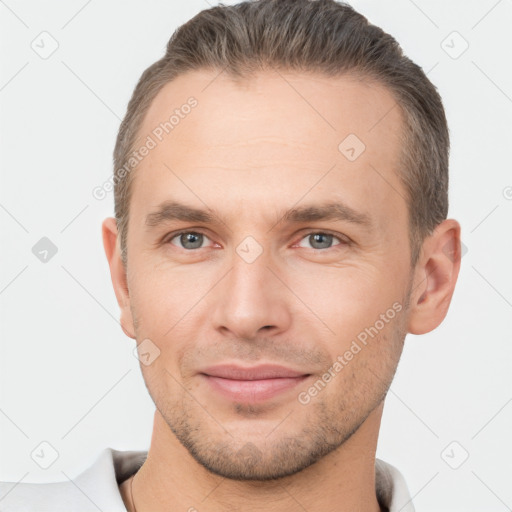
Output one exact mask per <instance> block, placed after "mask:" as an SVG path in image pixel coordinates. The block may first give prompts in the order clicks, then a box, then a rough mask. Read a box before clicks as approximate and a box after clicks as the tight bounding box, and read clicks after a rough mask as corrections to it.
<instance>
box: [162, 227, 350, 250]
mask: <svg viewBox="0 0 512 512" xmlns="http://www.w3.org/2000/svg"><path fill="white" fill-rule="evenodd" d="M185 233H187V234H194V235H203V236H205V237H207V238H208V239H209V236H208V235H207V234H206V233H205V232H203V231H201V230H190V229H184V230H182V231H177V232H176V233H171V234H170V235H169V236H167V237H165V239H164V240H163V242H162V243H163V244H169V243H171V240H174V239H175V238H176V237H178V236H180V235H183V234H185ZM310 235H330V236H332V237H333V238H334V239H337V240H338V241H339V242H340V243H339V244H337V245H334V246H333V247H328V248H326V249H314V248H311V250H313V251H316V252H325V251H328V250H329V249H336V247H339V246H344V245H349V244H350V240H349V239H348V237H346V236H345V237H342V236H341V235H339V234H336V233H333V232H331V231H318V230H312V231H309V232H307V233H304V234H303V236H302V237H301V238H300V240H299V243H300V242H301V241H302V240H304V238H306V237H308V236H310ZM172 245H174V244H172ZM294 245H295V244H294ZM176 247H177V246H176ZM179 249H183V250H184V251H186V252H195V251H198V250H199V249H205V247H199V248H198V249H185V248H182V247H179ZM303 249H307V247H303Z"/></svg>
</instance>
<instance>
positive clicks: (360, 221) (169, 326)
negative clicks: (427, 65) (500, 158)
mask: <svg viewBox="0 0 512 512" xmlns="http://www.w3.org/2000/svg"><path fill="white" fill-rule="evenodd" d="M448 147H449V141H448V129H447V126H446V119H445V115H444V111H443V107H442V103H441V100H440V98H439V95H438V93H437V91H436V89H435V88H434V86H433V85H432V84H431V83H430V82H429V80H428V79H427V78H426V76H425V74H424V73H423V72H422V70H421V69H420V68H419V67H418V66H416V65H415V64H413V63H412V62H411V61H410V60H409V59H408V58H407V57H405V56H403V54H402V53H401V50H400V48H399V46H398V45H397V43H396V42H395V41H394V39H393V38H392V37H391V36H389V35H388V34H385V33H384V32H383V31H382V30H381V29H379V28H377V27H375V26H373V25H370V24H368V22H367V20H366V19H365V18H364V17H363V16H361V15H360V14H358V13H356V12H355V11H354V10H353V9H352V8H350V7H349V6H347V5H344V4H340V3H336V2H335V1H334V0H317V1H311V0H260V1H254V2H243V3H240V4H238V5H235V6H232V7H227V6H220V7H215V8H211V9H208V10H205V11H203V12H201V13H199V14H198V15H197V16H195V17H194V18H193V19H192V20H190V21H189V22H188V23H186V24H185V25H183V26H182V27H180V28H179V29H178V30H177V31H176V32H175V33H174V34H173V36H172V38H171V39H170V41H169V45H168V48H167V52H166V55H165V56H164V57H163V58H162V59H161V60H160V61H158V62H156V63H155V64H153V65H152V66H150V67H149V68H148V69H147V70H146V71H145V72H144V73H143V75H142V77H141V79H140V81H139V83H138V85H137V87H136V89H135V91H134V94H133V97H132V99H131V101H130V103H129V106H128V111H127V114H126V117H125V119H124V120H123V122H122V124H121V127H120V131H119V135H118V139H117V143H116V147H115V151H114V160H115V162H114V163H115V172H114V184H115V218H108V219H106V220H105V221H104V222H103V226H102V228H103V242H104V247H105V252H106V256H107V258H108V262H109V265H110V271H111V277H112V283H113V286H114V290H115V294H116V298H117V301H118V303H119V306H120V308H121V324H122V327H123V330H124V332H125V333H126V335H127V336H129V337H130V338H133V339H134V340H136V342H137V346H138V350H139V356H140V361H141V370H142V373H143V377H144V380H145V383H146V386H147V388H148V391H149V393H150V395H151V397H152V399H153V401H154V403H155V405H156V410H155V416H154V429H153V436H152V440H151V445H150V448H149V451H148V453H147V454H146V453H145V452H118V451H115V450H110V449H109V450H105V451H104V452H103V454H102V457H101V458H100V459H98V461H97V463H96V464H95V466H94V467H93V468H90V469H89V470H88V471H87V472H85V473H84V474H83V475H81V476H80V477H78V478H77V479H75V487H78V488H79V489H80V492H78V491H77V490H76V488H75V487H73V485H72V484H71V483H70V482H68V483H67V484H66V483H56V484H47V485H45V486H38V485H37V484H20V485H19V486H18V490H17V491H16V492H13V493H12V496H11V497H10V498H8V499H6V500H5V501H6V502H7V505H8V506H10V507H11V508H7V510H22V509H23V510H29V509H31V508H28V506H27V504H31V503H34V505H33V506H32V507H33V509H34V510H36V509H38V508H37V503H36V501H37V502H38V504H39V505H40V508H39V509H38V510H41V509H42V506H41V504H44V506H45V507H47V508H46V509H48V510H49V509H50V508H48V507H50V505H49V504H50V503H51V509H52V510H97V509H98V508H99V509H100V510H124V509H125V508H126V510H128V511H136V512H146V511H151V512H158V511H163V510H183V511H186V510H188V511H195V510H197V511H200V512H206V511H228V510H251V511H295V510H307V511H308V512H317V511H320V510H322V511H324V510H333V511H334V510H336V511H340V512H349V511H351V512H353V511H354V510H361V511H364V512H377V511H384V510H389V511H398V510H401V511H413V510H414V507H413V505H412V502H411V499H410V495H409V492H408V489H407V486H406V484H405V481H404V479H403V477H402V475H401V474H400V472H399V471H398V470H397V469H396V468H394V467H393V466H392V465H390V464H387V463H385V462H384V461H380V460H376V459H375V452H376V446H377V440H378V433H379V426H380V420H381V416H382V411H383V406H384V400H385V397H386V393H387V391H388V389H389V386H390V384H391V382H392V379H393V376H394V373H395V371H396V368H397V365H398V362H399V359H400V355H401V352H402V348H403V344H404V339H405V336H406V334H407V333H412V334H423V333H427V332H429V331H431V330H433V329H435V328H436V327H437V326H438V325H439V324H440V323H441V322H442V320H443V319H444V317H445V315H446V313H447V310H448V307H449V304H450V300H451V297H452V294H453V291H454V287H455V283H456V280H457V276H458V272H459V266H460V226H459V224H458V222H457V221H455V220H453V219H447V218H446V216H447V210H448V199H447V189H448ZM127 428H129V427H127ZM118 485H119V487H118ZM52 486H53V487H52ZM84 496H85V497H84ZM9 500H11V501H10V503H11V504H10V505H9ZM16 500H18V501H16ZM31 500H32V501H31ZM91 503H92V504H94V507H93V505H92V504H91ZM59 506H60V507H61V508H59ZM17 507H18V508H17Z"/></svg>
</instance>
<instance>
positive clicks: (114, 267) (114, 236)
mask: <svg viewBox="0 0 512 512" xmlns="http://www.w3.org/2000/svg"><path fill="white" fill-rule="evenodd" d="M101 228H102V237H103V248H104V250H105V255H106V257H107V260H108V264H109V267H110V277H111V280H112V285H113V287H114V293H115V295H116V299H117V303H118V304H119V307H120V308H121V320H120V322H121V328H122V329H123V332H124V333H125V334H126V335H127V336H128V337H130V338H133V339H135V330H134V327H133V318H132V313H131V310H130V295H129V289H128V283H127V276H126V269H125V267H124V265H123V262H122V260H121V251H120V247H119V238H118V231H117V223H116V219H115V218H114V217H108V218H106V219H105V220H104V221H103V223H102V226H101Z"/></svg>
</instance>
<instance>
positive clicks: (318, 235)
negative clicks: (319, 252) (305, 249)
mask: <svg viewBox="0 0 512 512" xmlns="http://www.w3.org/2000/svg"><path fill="white" fill-rule="evenodd" d="M312 237H313V239H314V243H317V242H319V243H320V245H321V246H322V247H320V248H324V249H325V247H329V242H330V238H332V235H327V234H325V233H316V234H314V235H312ZM324 238H325V240H324V242H322V239H324ZM312 245H313V246H314V244H312ZM316 248H317V249H318V247H316Z"/></svg>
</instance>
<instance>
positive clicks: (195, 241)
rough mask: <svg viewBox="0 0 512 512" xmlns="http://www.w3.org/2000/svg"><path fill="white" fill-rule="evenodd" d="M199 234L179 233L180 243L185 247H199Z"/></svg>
mask: <svg viewBox="0 0 512 512" xmlns="http://www.w3.org/2000/svg"><path fill="white" fill-rule="evenodd" d="M201 236H202V235H201V234H199V233H184V234H182V235H181V243H182V245H183V247H185V248H186V249H197V248H199V247H201V238H200V237H201ZM187 244H191V245H192V246H190V245H187Z"/></svg>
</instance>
